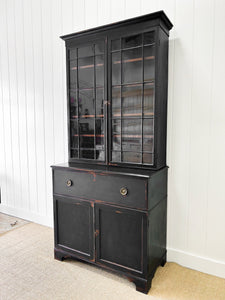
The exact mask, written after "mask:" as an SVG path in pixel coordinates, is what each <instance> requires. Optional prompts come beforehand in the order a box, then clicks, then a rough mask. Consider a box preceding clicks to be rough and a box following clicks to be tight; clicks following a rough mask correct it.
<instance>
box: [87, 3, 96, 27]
mask: <svg viewBox="0 0 225 300" xmlns="http://www.w3.org/2000/svg"><path fill="white" fill-rule="evenodd" d="M85 19H86V23H85V26H86V28H91V27H96V26H97V25H98V1H97V0H85Z"/></svg>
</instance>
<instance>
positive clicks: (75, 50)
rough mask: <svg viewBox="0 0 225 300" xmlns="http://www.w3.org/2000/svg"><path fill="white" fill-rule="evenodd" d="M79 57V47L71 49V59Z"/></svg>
mask: <svg viewBox="0 0 225 300" xmlns="http://www.w3.org/2000/svg"><path fill="white" fill-rule="evenodd" d="M76 57H77V48H75V49H70V50H69V59H70V60H72V59H75V58H76Z"/></svg>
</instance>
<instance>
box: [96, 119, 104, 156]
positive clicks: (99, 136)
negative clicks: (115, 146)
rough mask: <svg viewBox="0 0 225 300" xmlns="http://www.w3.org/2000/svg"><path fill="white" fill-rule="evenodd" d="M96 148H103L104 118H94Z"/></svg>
mask: <svg viewBox="0 0 225 300" xmlns="http://www.w3.org/2000/svg"><path fill="white" fill-rule="evenodd" d="M95 132H96V136H95V138H96V141H95V142H96V150H103V149H104V119H96V120H95Z"/></svg>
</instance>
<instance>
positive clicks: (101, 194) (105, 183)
mask: <svg viewBox="0 0 225 300" xmlns="http://www.w3.org/2000/svg"><path fill="white" fill-rule="evenodd" d="M126 192H127V193H126ZM53 193H54V194H59V195H65V196H71V197H80V198H84V199H88V200H95V201H103V202H108V203H115V204H119V205H123V206H128V207H132V208H138V209H147V194H148V193H147V179H145V178H139V177H135V176H129V175H118V174H116V175H115V174H111V173H110V174H108V173H107V172H105V173H95V172H94V171H89V172H86V171H85V172H81V171H79V172H77V171H74V170H73V171H72V170H70V169H54V170H53ZM122 194H124V195H122Z"/></svg>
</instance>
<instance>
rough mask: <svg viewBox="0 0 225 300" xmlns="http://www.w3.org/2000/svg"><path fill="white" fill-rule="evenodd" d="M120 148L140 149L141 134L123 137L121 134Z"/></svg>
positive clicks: (124, 149)
mask: <svg viewBox="0 0 225 300" xmlns="http://www.w3.org/2000/svg"><path fill="white" fill-rule="evenodd" d="M122 150H123V151H133V152H136V151H137V152H140V151H141V135H140V136H138V137H135V138H133V137H131V136H130V137H125V136H123V135H122Z"/></svg>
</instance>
